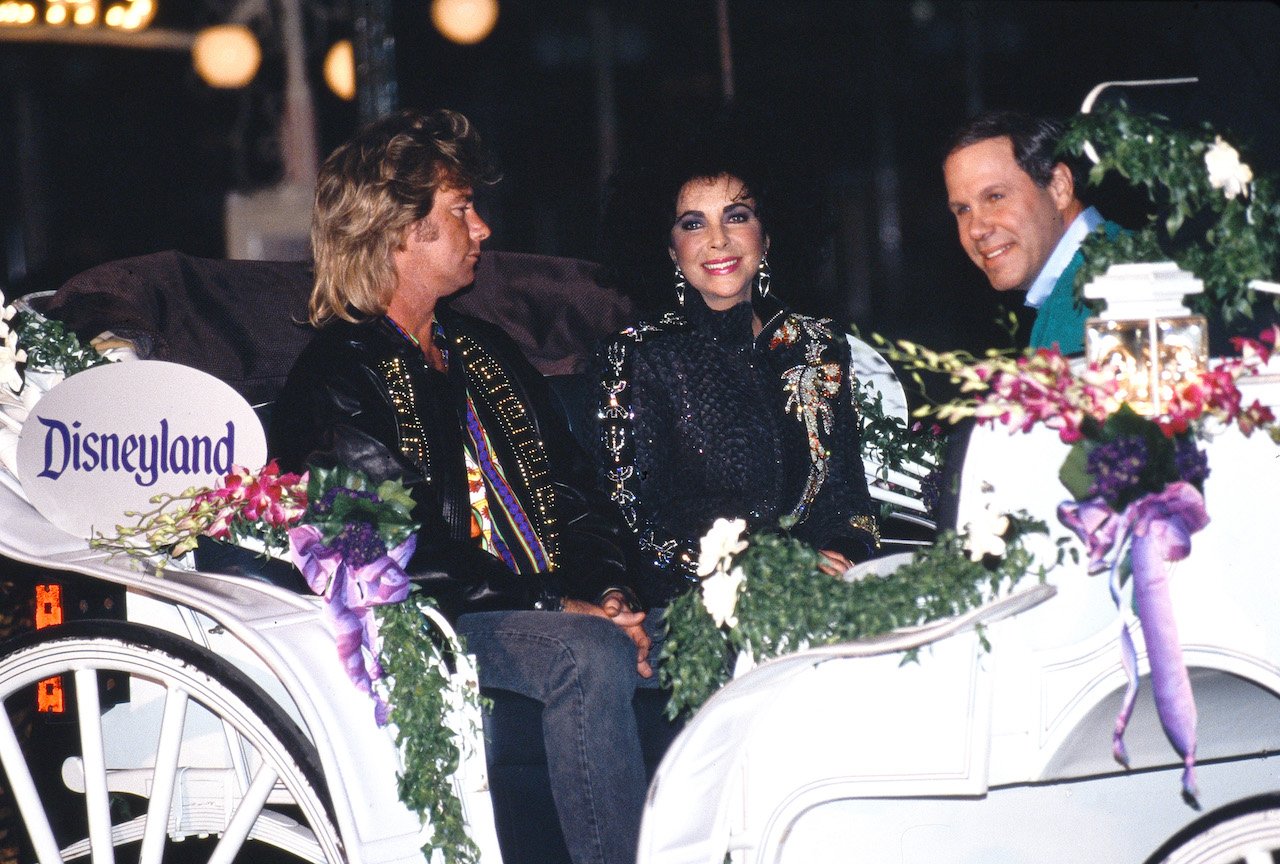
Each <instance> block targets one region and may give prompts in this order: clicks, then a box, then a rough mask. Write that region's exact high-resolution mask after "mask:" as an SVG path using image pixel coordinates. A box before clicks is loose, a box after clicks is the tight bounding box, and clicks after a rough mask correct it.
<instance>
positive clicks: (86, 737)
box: [76, 668, 116, 864]
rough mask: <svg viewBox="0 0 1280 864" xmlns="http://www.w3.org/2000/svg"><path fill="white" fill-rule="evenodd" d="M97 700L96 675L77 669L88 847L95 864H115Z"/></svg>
mask: <svg viewBox="0 0 1280 864" xmlns="http://www.w3.org/2000/svg"><path fill="white" fill-rule="evenodd" d="M100 704H101V703H100V702H99V700H98V672H97V670H95V669H92V668H91V669H77V670H76V709H77V712H78V715H79V720H80V755H81V757H82V759H83V762H84V798H85V810H86V812H87V814H88V817H89V845H90V847H91V848H92V849H93V860H94V864H115V860H116V856H115V846H113V845H112V843H111V799H110V796H109V795H108V793H107V763H106V757H105V756H104V754H103V749H102V711H101V708H100V707H99V706H100Z"/></svg>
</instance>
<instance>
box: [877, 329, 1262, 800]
mask: <svg viewBox="0 0 1280 864" xmlns="http://www.w3.org/2000/svg"><path fill="white" fill-rule="evenodd" d="M1277 337H1280V327H1272V328H1270V329H1269V330H1267V331H1266V332H1265V333H1263V334H1262V336H1261V337H1260V338H1258V339H1246V338H1240V337H1237V338H1236V339H1234V340H1233V341H1234V343H1235V345H1236V346H1237V348H1238V349H1239V350H1240V352H1241V356H1240V357H1239V358H1232V359H1224V360H1220V361H1218V362H1217V363H1216V365H1215V366H1214V367H1213V368H1211V369H1208V370H1206V371H1204V372H1202V373H1200V374H1198V375H1191V376H1187V377H1186V378H1184V379H1183V380H1181V381H1179V382H1177V383H1176V384H1175V385H1174V386H1173V389H1172V393H1171V394H1170V399H1168V400H1167V404H1166V405H1165V413H1164V414H1163V415H1160V416H1157V417H1152V418H1147V417H1143V416H1140V415H1139V414H1137V413H1136V412H1134V411H1133V410H1132V409H1131V408H1130V407H1129V406H1128V405H1127V404H1124V403H1123V402H1122V401H1121V400H1120V398H1119V397H1118V395H1117V394H1118V392H1119V386H1120V385H1119V382H1118V381H1117V380H1116V379H1115V378H1114V377H1113V376H1112V373H1110V372H1108V371H1107V370H1104V369H1102V368H1100V367H1098V366H1095V365H1085V366H1082V367H1080V368H1079V370H1078V371H1075V370H1073V368H1072V366H1071V364H1070V363H1069V362H1068V361H1067V359H1066V358H1065V357H1063V356H1062V355H1061V354H1060V353H1059V352H1058V351H1057V350H1056V349H1054V350H1046V349H1039V350H1035V351H1029V352H1027V353H1025V354H1022V355H1019V356H1008V355H1006V354H1003V353H1001V352H996V351H992V352H988V354H987V356H986V357H985V359H982V360H977V359H976V358H974V357H973V356H972V355H968V354H965V353H963V352H946V353H939V352H935V351H930V350H928V349H926V348H923V347H921V346H919V345H916V344H914V343H910V342H898V343H897V344H896V345H887V346H886V355H887V356H888V357H889V358H890V359H892V360H895V361H897V362H899V363H902V364H903V365H904V366H905V367H906V368H907V369H910V370H912V371H914V372H916V373H917V374H918V373H919V372H932V373H942V374H946V375H948V376H949V377H950V378H951V380H952V382H954V383H956V384H958V385H959V387H960V391H961V393H962V394H970V395H965V396H962V397H961V398H960V399H956V400H953V401H951V402H948V403H945V404H943V405H941V406H936V407H931V406H926V407H925V408H924V409H921V412H919V413H922V414H926V415H927V414H930V413H933V414H936V416H938V417H939V419H943V420H948V421H952V422H954V421H957V420H961V419H965V418H975V419H976V420H977V421H978V422H980V423H987V424H995V423H997V422H998V423H1000V424H1002V425H1005V426H1008V427H1010V428H1011V429H1013V430H1018V431H1022V432H1026V431H1028V430H1029V429H1031V428H1032V427H1034V426H1035V425H1037V424H1043V425H1045V426H1046V427H1048V428H1051V429H1054V430H1056V431H1057V433H1058V436H1059V438H1060V439H1061V440H1062V441H1063V442H1064V443H1067V444H1070V445H1071V449H1070V451H1069V452H1068V455H1067V458H1066V460H1065V461H1064V463H1063V465H1062V468H1061V470H1060V471H1059V478H1060V479H1061V481H1062V483H1063V485H1064V486H1065V487H1066V488H1067V490H1068V491H1069V492H1070V493H1071V495H1072V500H1070V501H1067V502H1064V503H1063V504H1062V505H1060V507H1059V508H1058V519H1059V521H1060V522H1062V524H1064V525H1065V526H1067V527H1068V528H1070V529H1071V530H1072V531H1073V532H1074V533H1075V534H1076V536H1078V537H1079V538H1080V540H1081V541H1082V542H1083V543H1084V544H1085V547H1086V549H1087V552H1088V559H1089V572H1090V573H1100V572H1104V571H1105V572H1109V574H1110V590H1111V595H1112V598H1113V599H1114V601H1115V603H1116V605H1117V608H1119V609H1121V610H1125V609H1127V604H1125V603H1124V601H1123V599H1122V590H1123V589H1124V587H1125V585H1126V583H1129V584H1131V590H1132V592H1133V598H1134V603H1133V605H1134V606H1135V607H1136V616H1137V622H1136V624H1135V623H1134V622H1130V621H1128V620H1126V621H1125V622H1124V625H1123V627H1122V630H1121V650H1122V661H1123V664H1124V668H1125V670H1126V672H1127V674H1128V678H1129V686H1128V689H1127V691H1126V693H1125V697H1124V700H1123V702H1122V705H1121V709H1120V713H1119V716H1118V717H1117V719H1116V728H1115V733H1114V736H1113V741H1112V749H1113V753H1114V755H1115V758H1116V759H1117V761H1119V762H1120V763H1121V764H1125V765H1127V764H1128V756H1127V753H1126V751H1125V747H1124V732H1125V727H1126V725H1127V723H1128V720H1129V717H1130V716H1131V714H1132V711H1133V708H1134V704H1135V699H1136V697H1137V692H1138V676H1137V655H1136V651H1135V648H1134V643H1133V638H1132V635H1131V629H1132V627H1133V626H1140V627H1141V629H1142V632H1143V634H1144V638H1145V643H1146V646H1147V653H1148V658H1149V660H1150V664H1151V686H1152V692H1153V695H1154V697H1155V703H1156V712H1157V714H1158V715H1159V717H1160V721H1161V723H1162V725H1163V726H1164V728H1165V731H1166V733H1167V734H1168V737H1169V740H1170V741H1171V743H1172V744H1173V746H1174V749H1175V750H1176V751H1177V752H1178V754H1179V755H1180V756H1181V757H1182V758H1183V762H1184V766H1185V767H1184V772H1183V791H1184V794H1185V795H1186V796H1187V797H1188V798H1189V799H1194V797H1195V794H1196V792H1195V775H1194V767H1195V749H1196V737H1195V703H1194V701H1193V699H1192V694H1191V685H1190V681H1189V679H1188V676H1187V671H1186V666H1185V664H1184V663H1183V662H1182V652H1181V647H1180V645H1179V642H1178V637H1177V629H1176V624H1175V621H1174V617H1173V609H1172V603H1171V600H1170V597H1169V594H1168V585H1167V580H1168V573H1167V565H1168V564H1169V563H1170V562H1173V561H1178V560H1181V559H1182V558H1185V557H1186V556H1187V555H1189V554H1190V552H1191V535H1193V534H1194V533H1195V532H1197V531H1199V530H1201V529H1202V528H1204V527H1205V525H1207V524H1208V514H1207V513H1206V512H1205V509H1204V499H1203V497H1202V490H1203V483H1204V480H1205V478H1206V477H1207V476H1208V474H1209V465H1208V458H1207V455H1206V454H1205V453H1204V451H1202V450H1201V449H1200V448H1199V446H1198V445H1197V440H1198V438H1199V437H1200V436H1202V435H1204V434H1205V433H1206V432H1207V430H1208V428H1209V427H1210V426H1212V427H1215V428H1221V427H1225V426H1226V425H1229V424H1231V423H1235V424H1236V425H1237V426H1238V427H1239V429H1240V431H1241V432H1242V433H1243V434H1244V435H1245V436H1250V435H1252V434H1253V433H1254V432H1255V431H1260V430H1261V431H1266V432H1267V433H1268V434H1269V435H1270V436H1271V438H1272V439H1273V440H1275V441H1276V442H1277V443H1280V424H1277V422H1276V417H1275V415H1274V413H1273V412H1272V411H1271V409H1270V408H1268V407H1266V406H1264V405H1262V404H1261V403H1260V402H1259V401H1258V400H1254V402H1253V403H1252V404H1251V405H1249V406H1247V407H1246V406H1244V405H1243V399H1242V396H1241V393H1240V390H1239V387H1238V386H1237V381H1238V380H1239V379H1241V378H1242V377H1246V376H1249V375H1253V374H1257V373H1258V372H1259V371H1260V370H1261V369H1262V368H1263V367H1264V366H1265V365H1266V364H1267V363H1268V362H1269V361H1270V359H1271V357H1272V354H1273V352H1274V350H1275V347H1276V340H1277Z"/></svg>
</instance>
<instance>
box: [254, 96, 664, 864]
mask: <svg viewBox="0 0 1280 864" xmlns="http://www.w3.org/2000/svg"><path fill="white" fill-rule="evenodd" d="M496 177H497V175H496V171H495V170H494V169H493V167H492V165H491V163H490V161H489V159H488V157H487V155H486V154H485V152H484V150H483V148H482V147H481V145H480V142H479V140H478V138H477V136H476V135H475V132H474V130H473V129H472V127H471V125H470V123H469V122H468V121H467V119H466V118H465V117H462V116H461V115H459V114H455V113H452V112H449V111H436V112H433V113H431V114H428V115H421V114H415V113H412V112H405V113H402V114H399V115H396V116H393V117H389V118H384V119H383V120H380V121H377V122H375V123H374V124H372V125H370V126H368V127H366V128H365V129H363V130H362V131H361V132H359V133H358V134H357V135H356V137H355V138H354V139H353V140H352V141H351V142H349V143H347V144H345V145H343V146H341V147H339V148H338V149H337V150H336V151H334V153H333V154H332V155H331V156H330V157H329V158H328V160H326V162H325V164H324V167H323V168H322V169H321V171H320V176H319V179H318V183H317V191H316V203H315V211H314V214H313V219H312V248H313V253H314V257H315V270H316V282H315V287H314V290H313V292H312V295H311V301H310V319H311V323H312V324H313V325H316V326H317V327H320V333H319V335H318V336H317V337H316V338H315V340H314V341H313V342H312V343H311V344H310V345H309V346H308V347H307V348H306V350H305V351H304V352H303V353H302V355H301V356H300V357H299V359H298V361H297V363H296V364H295V366H294V368H293V371H292V372H291V373H290V376H289V380H288V382H287V383H286V384H285V387H284V390H283V391H282V394H281V396H280V398H279V400H278V401H277V402H276V404H275V407H274V408H273V412H272V416H273V422H272V428H271V436H270V439H271V450H272V453H273V455H275V456H276V457H277V458H279V460H280V462H281V464H282V465H283V466H285V467H286V468H288V469H290V470H302V469H304V468H305V467H307V466H308V465H324V466H332V465H335V464H340V465H345V466H347V467H350V468H356V469H359V470H361V471H363V472H365V473H366V474H367V475H369V477H370V478H371V479H372V480H373V481H374V482H379V481H381V480H384V479H388V478H396V479H399V480H401V481H402V482H404V483H405V485H406V486H407V487H408V488H409V490H410V492H411V494H412V495H413V498H414V501H415V509H414V513H413V515H414V518H415V519H416V520H418V521H419V522H420V523H421V525H422V528H421V530H420V531H419V533H418V542H417V551H416V552H415V554H414V557H413V559H412V560H411V561H410V562H409V566H408V568H406V569H408V570H409V572H410V575H411V577H412V578H413V579H414V581H416V582H417V583H418V584H419V585H420V586H422V587H423V588H424V589H425V590H426V592H427V593H428V594H429V595H430V596H431V597H432V598H434V599H435V601H436V602H437V604H438V605H439V606H440V607H441V609H442V610H443V611H444V612H445V614H446V615H447V616H449V617H450V618H451V619H453V620H454V621H455V622H456V626H457V629H458V631H459V633H460V634H461V635H462V636H463V637H464V638H465V639H466V643H467V647H468V650H469V651H470V652H472V653H474V654H475V655H476V659H477V663H478V668H479V673H480V682H481V684H482V685H484V686H488V687H496V688H501V689H504V690H511V691H514V692H517V693H520V694H522V695H525V696H528V697H530V698H533V699H536V700H538V701H539V702H541V703H542V704H543V734H544V738H545V745H546V751H547V762H548V768H549V770H550V773H551V781H552V790H553V794H554V797H555V801H556V808H557V811H558V814H559V817H560V823H561V827H562V829H563V832H564V835H565V839H566V843H567V845H568V848H569V851H570V854H571V855H572V857H573V860H574V861H575V862H579V864H585V862H622V861H633V860H634V856H635V844H636V839H637V835H638V831H639V818H640V811H641V807H642V804H643V798H644V794H645V770H644V764H643V760H642V756H641V750H640V743H639V738H638V735H637V731H636V721H635V715H634V713H633V711H632V707H631V700H632V696H633V695H634V693H635V689H636V687H637V686H652V682H653V680H654V679H653V671H652V669H651V668H650V666H649V663H648V650H649V646H650V642H649V636H648V635H647V633H646V631H645V627H644V623H645V620H644V619H645V616H644V613H643V612H641V611H639V610H637V609H635V608H634V604H633V602H632V597H633V595H632V593H631V590H630V588H629V587H628V581H627V573H626V568H625V562H624V558H623V555H622V554H621V553H620V552H619V551H618V546H617V545H616V544H615V542H614V541H615V539H616V537H617V536H618V534H617V532H618V531H619V530H620V526H618V525H617V524H615V522H613V521H612V517H611V515H610V514H611V513H612V510H611V508H610V507H609V505H608V502H607V499H605V498H604V497H603V496H602V495H601V496H599V497H597V496H596V493H595V492H594V491H593V490H591V489H590V488H584V489H579V488H575V486H574V483H573V481H574V479H578V480H582V479H583V478H590V477H592V476H593V475H592V473H591V471H590V469H589V468H588V467H587V466H586V464H585V462H584V461H583V458H582V457H581V455H580V454H579V453H578V451H577V449H576V445H574V443H573V439H572V437H571V435H570V434H569V432H568V430H567V429H566V428H565V427H564V425H563V422H562V421H561V420H560V419H559V417H558V415H557V413H556V412H555V411H554V410H552V409H551V408H550V407H549V405H550V403H549V402H548V398H547V393H546V389H545V386H544V384H543V382H542V380H541V378H540V376H539V375H538V374H537V372H536V371H535V370H534V369H533V368H532V367H531V366H530V365H529V364H528V363H527V362H526V361H525V359H524V358H523V356H521V354H520V351H519V349H518V348H516V346H515V345H514V344H513V343H512V342H511V341H510V340H509V339H508V338H507V337H506V336H505V334H503V333H502V332H501V331H500V330H498V329H497V328H495V327H493V326H491V325H488V324H485V323H484V322H481V321H478V320H476V319H473V318H469V317H467V316H465V315H461V314H459V313H455V312H451V311H450V310H449V309H448V308H447V306H446V305H445V304H444V303H443V301H445V300H446V298H448V297H449V296H450V295H452V294H454V293H456V292H457V291H459V290H460V289H462V288H464V287H465V286H467V285H469V284H470V283H471V282H472V280H473V279H474V278H475V267H476V263H477V261H478V260H479V257H480V244H481V242H482V241H483V240H484V239H485V238H486V237H488V236H489V227H488V226H487V225H486V224H485V223H484V220H482V219H481V218H480V216H479V215H478V214H477V213H476V210H475V207H474V204H473V201H472V187H473V186H474V185H475V184H476V183H482V182H483V183H490V182H493V181H494V180H496Z"/></svg>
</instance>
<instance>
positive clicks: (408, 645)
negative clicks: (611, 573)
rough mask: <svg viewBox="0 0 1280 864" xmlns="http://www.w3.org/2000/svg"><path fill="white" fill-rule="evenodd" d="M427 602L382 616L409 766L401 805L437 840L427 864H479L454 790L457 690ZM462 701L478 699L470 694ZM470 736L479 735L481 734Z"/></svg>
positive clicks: (458, 749) (396, 607) (396, 716)
mask: <svg viewBox="0 0 1280 864" xmlns="http://www.w3.org/2000/svg"><path fill="white" fill-rule="evenodd" d="M429 602H430V601H428V600H426V599H425V595H423V594H422V593H421V592H419V591H418V590H417V589H416V588H415V589H413V592H412V593H411V594H410V595H409V597H408V598H407V599H405V600H404V602H402V603H395V604H391V605H389V606H380V607H377V610H376V614H377V616H378V627H379V632H380V634H381V636H382V650H381V652H380V653H379V659H380V660H381V662H382V667H383V670H384V671H385V672H386V674H387V679H386V685H387V689H388V691H389V692H388V697H387V702H388V704H389V705H390V706H391V715H390V720H391V722H392V723H394V724H395V727H396V744H397V746H399V748H400V753H401V759H402V760H403V764H404V767H403V771H402V772H401V774H400V777H399V781H398V782H399V792H400V800H401V801H403V802H404V804H405V806H406V807H409V808H410V809H412V810H413V811H414V812H415V813H417V814H418V815H419V816H421V817H422V818H423V820H424V821H427V822H430V824H431V830H432V834H431V839H430V841H428V843H427V844H426V845H425V846H423V848H422V851H423V853H424V854H425V855H426V856H427V860H432V858H431V856H432V853H433V851H434V850H439V851H440V853H441V854H442V855H443V860H444V864H478V862H479V860H480V850H479V849H478V848H477V847H476V844H475V841H474V840H472V839H471V835H470V834H469V833H468V832H467V823H466V820H465V819H464V818H463V815H462V802H461V801H460V800H459V799H458V795H457V793H456V792H455V791H454V786H453V774H454V772H456V771H457V770H458V766H459V765H460V764H461V762H462V743H461V740H460V738H459V735H458V734H457V733H456V732H454V730H453V729H452V728H450V726H449V725H448V724H447V723H446V722H445V720H446V718H447V717H449V716H450V715H451V713H452V711H453V708H454V706H452V705H450V694H452V693H454V692H455V691H454V685H453V684H452V683H451V682H450V680H449V677H448V674H447V669H448V666H447V661H446V658H445V656H444V654H443V652H442V651H441V649H440V647H439V646H438V645H437V644H436V643H435V642H434V641H432V640H431V639H430V637H428V636H427V630H426V628H425V627H424V621H423V615H422V612H421V610H420V608H419V604H420V603H429ZM461 696H462V698H463V699H467V700H475V699H478V698H479V695H478V694H477V693H476V692H475V691H474V690H472V689H471V688H467V689H466V692H464V693H462V694H461ZM468 731H469V732H470V733H471V735H472V736H474V735H478V734H479V730H478V729H471V730H468Z"/></svg>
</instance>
